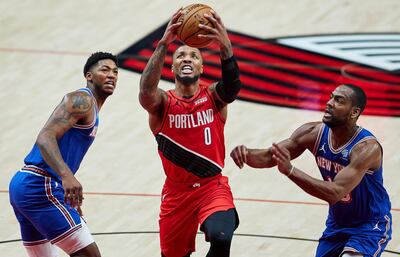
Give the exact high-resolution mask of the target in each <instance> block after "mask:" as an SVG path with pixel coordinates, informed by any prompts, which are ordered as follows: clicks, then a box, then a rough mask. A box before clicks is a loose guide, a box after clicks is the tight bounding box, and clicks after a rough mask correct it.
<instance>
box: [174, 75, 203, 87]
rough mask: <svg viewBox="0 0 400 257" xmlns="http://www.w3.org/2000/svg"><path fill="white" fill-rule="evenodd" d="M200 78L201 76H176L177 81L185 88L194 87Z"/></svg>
mask: <svg viewBox="0 0 400 257" xmlns="http://www.w3.org/2000/svg"><path fill="white" fill-rule="evenodd" d="M199 78H200V75H195V76H194V77H181V76H180V75H179V74H176V75H175V79H176V80H177V81H179V82H181V83H182V84H183V85H185V86H189V85H192V84H194V83H196V82H197V81H198V80H199Z"/></svg>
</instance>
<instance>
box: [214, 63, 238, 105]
mask: <svg viewBox="0 0 400 257" xmlns="http://www.w3.org/2000/svg"><path fill="white" fill-rule="evenodd" d="M221 68H222V81H219V82H218V84H217V86H216V91H217V94H218V96H219V97H220V98H221V99H222V100H223V101H224V102H226V103H232V102H233V101H234V100H235V99H236V97H237V95H238V94H239V91H240V89H241V88H242V82H240V79H239V66H238V64H237V62H236V58H235V56H232V57H231V58H229V59H227V60H222V59H221Z"/></svg>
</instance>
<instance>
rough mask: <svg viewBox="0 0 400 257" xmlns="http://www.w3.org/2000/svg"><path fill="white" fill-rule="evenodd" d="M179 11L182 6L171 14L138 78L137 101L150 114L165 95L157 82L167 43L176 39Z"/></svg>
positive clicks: (153, 112)
mask: <svg viewBox="0 0 400 257" xmlns="http://www.w3.org/2000/svg"><path fill="white" fill-rule="evenodd" d="M181 12H182V8H181V9H179V10H178V11H176V12H175V14H174V15H173V16H172V18H171V20H170V21H169V23H168V25H167V28H166V30H165V32H164V35H163V37H162V38H161V40H160V41H159V42H158V44H157V47H156V49H155V50H154V52H153V54H152V56H151V57H150V59H149V61H148V62H147V65H146V67H145V68H144V70H143V72H142V76H141V78H140V92H139V101H140V104H141V105H142V106H143V108H144V109H146V110H147V111H148V112H149V113H151V114H155V113H157V112H159V107H160V105H161V104H162V102H163V100H164V99H165V97H166V96H165V92H164V91H163V90H162V89H159V88H158V83H159V81H160V78H161V71H162V68H163V66H164V60H165V55H166V53H167V49H168V45H169V44H170V43H171V42H172V41H174V40H175V39H176V30H177V29H178V27H179V26H180V25H181V23H180V22H178V18H179V16H180V15H181Z"/></svg>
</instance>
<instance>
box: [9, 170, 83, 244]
mask: <svg viewBox="0 0 400 257" xmlns="http://www.w3.org/2000/svg"><path fill="white" fill-rule="evenodd" d="M9 192H10V203H11V205H12V207H13V209H14V213H15V216H16V217H17V219H18V221H19V224H20V228H21V236H22V241H23V243H24V245H25V246H33V245H37V244H42V243H44V242H46V241H50V243H52V244H57V243H59V242H61V241H62V240H63V239H66V238H68V237H69V236H70V235H72V234H74V232H76V231H77V230H79V229H80V228H81V227H82V224H81V218H80V216H79V214H78V212H77V211H76V210H75V209H74V208H71V207H70V206H69V205H68V204H65V203H64V189H63V188H62V186H61V185H60V184H59V183H58V182H56V181H55V180H54V179H53V178H52V177H51V176H49V175H46V174H44V175H43V174H39V173H35V172H33V171H26V170H21V171H18V172H17V173H16V174H15V175H14V177H13V178H12V180H11V182H10V185H9Z"/></svg>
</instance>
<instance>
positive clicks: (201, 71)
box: [200, 64, 203, 74]
mask: <svg viewBox="0 0 400 257" xmlns="http://www.w3.org/2000/svg"><path fill="white" fill-rule="evenodd" d="M200 74H203V64H202V65H201V68H200Z"/></svg>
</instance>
